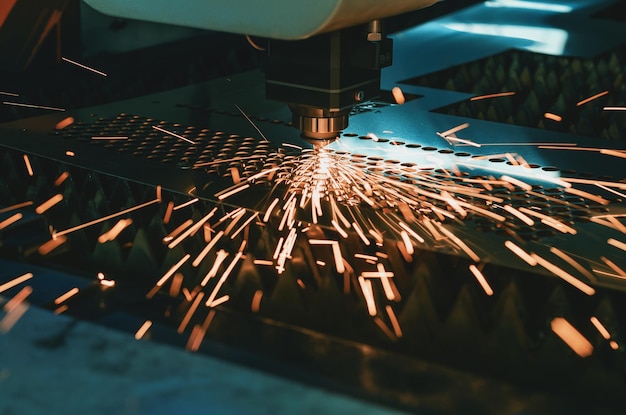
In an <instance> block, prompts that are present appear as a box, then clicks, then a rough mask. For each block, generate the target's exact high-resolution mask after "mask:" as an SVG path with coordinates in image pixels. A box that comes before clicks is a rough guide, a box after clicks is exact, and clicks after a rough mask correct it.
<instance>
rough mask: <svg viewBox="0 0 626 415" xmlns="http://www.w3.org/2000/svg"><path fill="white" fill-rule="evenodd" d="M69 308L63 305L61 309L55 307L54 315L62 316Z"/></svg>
mask: <svg viewBox="0 0 626 415" xmlns="http://www.w3.org/2000/svg"><path fill="white" fill-rule="evenodd" d="M68 308H69V307H68V306H67V305H65V304H63V305H62V306H61V307H57V308H55V309H54V314H55V315H59V314H63V313H65V312H66V311H67V309H68Z"/></svg>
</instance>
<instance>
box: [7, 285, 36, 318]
mask: <svg viewBox="0 0 626 415" xmlns="http://www.w3.org/2000/svg"><path fill="white" fill-rule="evenodd" d="M32 292H33V287H31V286H26V287H24V288H22V289H21V290H20V291H19V292H18V293H17V294H15V296H13V298H11V299H10V300H9V301H7V303H6V304H5V305H4V307H3V309H4V311H6V312H7V313H10V312H11V311H13V310H15V308H16V307H19V305H20V304H22V302H23V301H24V300H26V297H28V296H29V295H31V293H32Z"/></svg>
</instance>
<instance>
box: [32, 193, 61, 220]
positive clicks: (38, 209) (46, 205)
mask: <svg viewBox="0 0 626 415" xmlns="http://www.w3.org/2000/svg"><path fill="white" fill-rule="evenodd" d="M61 200H63V195H62V194H61V193H57V194H56V195H54V196H52V197H51V198H50V199H48V200H46V201H45V202H43V203H42V204H41V205H39V206H37V207H36V208H35V213H37V214H38V215H41V214H42V213H44V212H45V211H46V210H48V209H50V208H51V207H52V206H54V205H56V204H57V203H59V202H60V201H61Z"/></svg>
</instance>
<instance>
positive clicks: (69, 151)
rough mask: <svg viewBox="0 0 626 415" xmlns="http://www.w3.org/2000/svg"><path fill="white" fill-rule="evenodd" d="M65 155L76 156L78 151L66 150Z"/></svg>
mask: <svg viewBox="0 0 626 415" xmlns="http://www.w3.org/2000/svg"><path fill="white" fill-rule="evenodd" d="M65 155H66V156H68V157H74V156H75V155H76V153H74V152H73V151H71V150H67V151H66V152H65Z"/></svg>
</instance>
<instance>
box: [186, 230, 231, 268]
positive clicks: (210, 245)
mask: <svg viewBox="0 0 626 415" xmlns="http://www.w3.org/2000/svg"><path fill="white" fill-rule="evenodd" d="M223 235H224V231H219V232H218V233H217V235H215V238H213V239H212V240H211V242H209V243H208V244H207V246H205V247H204V249H203V250H202V251H201V252H200V253H199V254H198V256H197V257H196V259H194V261H193V262H192V264H191V265H193V266H194V267H197V266H198V265H200V263H201V262H202V260H203V259H204V257H205V256H207V254H208V253H209V252H210V251H211V249H213V247H214V246H215V244H217V241H219V240H220V238H221V237H222V236H223Z"/></svg>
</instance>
